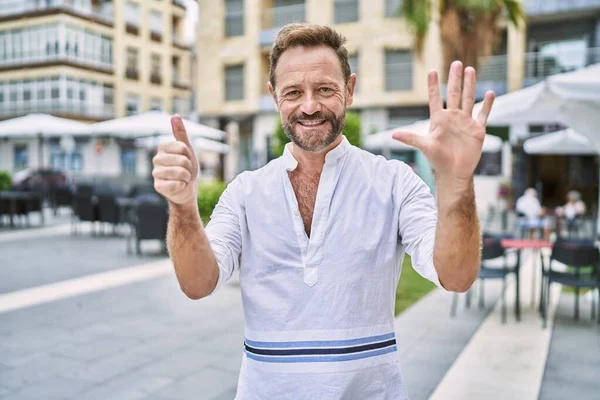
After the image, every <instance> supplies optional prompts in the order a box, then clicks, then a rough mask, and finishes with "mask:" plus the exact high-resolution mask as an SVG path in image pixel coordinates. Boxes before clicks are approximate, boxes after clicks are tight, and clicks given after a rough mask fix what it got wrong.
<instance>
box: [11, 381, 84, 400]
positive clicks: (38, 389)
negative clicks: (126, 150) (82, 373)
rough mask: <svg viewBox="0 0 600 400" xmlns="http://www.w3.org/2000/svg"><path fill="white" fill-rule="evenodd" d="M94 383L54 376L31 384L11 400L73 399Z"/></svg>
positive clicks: (15, 393) (12, 394)
mask: <svg viewBox="0 0 600 400" xmlns="http://www.w3.org/2000/svg"><path fill="white" fill-rule="evenodd" d="M92 384H93V383H91V382H86V381H82V380H78V379H71V378H65V377H62V376H53V377H51V378H48V379H46V380H44V381H40V382H36V383H30V384H28V385H27V386H26V387H24V388H23V389H21V390H19V391H15V392H13V393H11V394H10V397H9V398H10V400H32V399H44V400H54V399H65V398H73V397H72V396H74V395H75V394H76V393H77V392H79V391H81V390H83V389H84V388H86V387H89V386H91V385H92Z"/></svg>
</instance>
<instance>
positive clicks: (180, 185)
mask: <svg viewBox="0 0 600 400" xmlns="http://www.w3.org/2000/svg"><path fill="white" fill-rule="evenodd" d="M171 127H172V129H173V136H174V137H175V139H176V141H175V142H171V143H166V144H161V145H160V146H159V147H158V151H157V153H156V155H155V156H154V158H153V159H152V163H153V165H154V168H153V170H152V176H153V177H154V188H155V189H156V191H157V192H158V193H160V194H161V195H163V196H164V197H165V198H166V199H167V200H169V201H170V202H172V203H175V204H179V205H194V206H195V204H196V195H197V190H198V189H197V183H196V178H197V177H198V160H197V159H196V154H195V152H194V148H193V146H192V144H191V143H190V139H189V138H188V135H187V132H186V131H185V127H184V126H183V122H182V121H181V117H180V116H178V115H175V116H173V117H172V118H171Z"/></svg>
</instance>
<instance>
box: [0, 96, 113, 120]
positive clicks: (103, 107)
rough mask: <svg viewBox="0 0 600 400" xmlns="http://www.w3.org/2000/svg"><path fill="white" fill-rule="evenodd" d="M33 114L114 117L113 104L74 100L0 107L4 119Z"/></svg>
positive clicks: (9, 103)
mask: <svg viewBox="0 0 600 400" xmlns="http://www.w3.org/2000/svg"><path fill="white" fill-rule="evenodd" d="M34 112H36V113H46V114H50V113H51V114H55V115H58V116H62V117H68V118H84V119H91V120H97V121H103V120H106V119H110V118H114V117H115V106H114V105H113V104H97V103H90V102H87V101H80V100H76V99H71V100H67V99H60V100H59V99H46V100H32V101H24V102H5V103H3V105H2V107H0V118H2V119H6V118H11V117H16V116H20V115H25V114H29V113H34Z"/></svg>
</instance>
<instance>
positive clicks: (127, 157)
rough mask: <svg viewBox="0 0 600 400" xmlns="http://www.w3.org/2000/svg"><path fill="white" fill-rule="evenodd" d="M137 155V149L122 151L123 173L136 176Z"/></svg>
mask: <svg viewBox="0 0 600 400" xmlns="http://www.w3.org/2000/svg"><path fill="white" fill-rule="evenodd" d="M136 164H137V153H136V150H135V149H123V148H122V149H121V173H123V174H135V170H136Z"/></svg>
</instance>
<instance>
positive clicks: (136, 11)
mask: <svg viewBox="0 0 600 400" xmlns="http://www.w3.org/2000/svg"><path fill="white" fill-rule="evenodd" d="M125 22H126V23H127V24H130V25H133V26H139V25H140V7H139V6H138V5H137V4H136V3H132V2H130V1H128V2H127V3H125Z"/></svg>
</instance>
